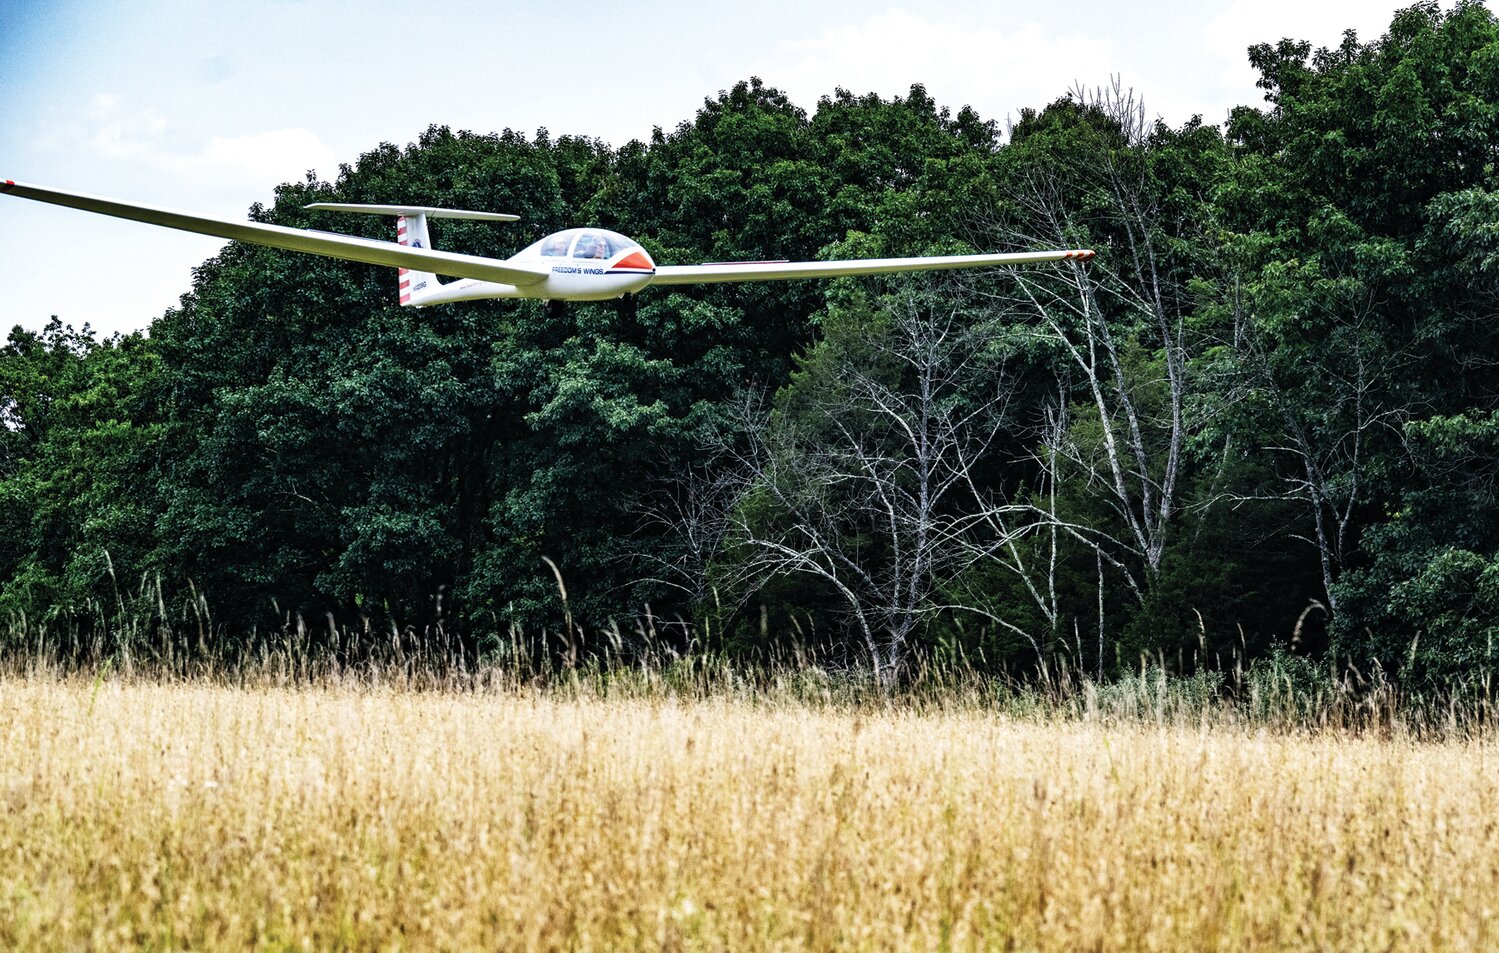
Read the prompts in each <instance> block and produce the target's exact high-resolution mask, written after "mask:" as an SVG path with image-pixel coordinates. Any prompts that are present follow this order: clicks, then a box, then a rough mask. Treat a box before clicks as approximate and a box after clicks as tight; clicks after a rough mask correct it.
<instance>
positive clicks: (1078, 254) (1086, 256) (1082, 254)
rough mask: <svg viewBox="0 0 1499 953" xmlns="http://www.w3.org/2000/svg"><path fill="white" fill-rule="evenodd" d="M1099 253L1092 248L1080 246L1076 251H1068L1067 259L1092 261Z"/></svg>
mask: <svg viewBox="0 0 1499 953" xmlns="http://www.w3.org/2000/svg"><path fill="white" fill-rule="evenodd" d="M1097 254H1098V252H1096V251H1094V250H1093V249H1091V248H1079V249H1077V250H1076V251H1070V252H1068V253H1067V259H1068V260H1069V261H1092V260H1093V259H1094V257H1095V256H1097Z"/></svg>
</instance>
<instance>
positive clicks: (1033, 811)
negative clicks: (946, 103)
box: [0, 674, 1499, 950]
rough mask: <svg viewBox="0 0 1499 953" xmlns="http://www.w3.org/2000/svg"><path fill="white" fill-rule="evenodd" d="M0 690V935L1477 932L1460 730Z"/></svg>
mask: <svg viewBox="0 0 1499 953" xmlns="http://www.w3.org/2000/svg"><path fill="white" fill-rule="evenodd" d="M754 697H755V696H744V697H736V696H734V695H733V694H721V695H714V694H712V693H708V694H704V695H701V696H699V697H695V698H683V697H679V696H672V695H670V694H655V695H651V694H649V693H640V694H638V695H637V697H623V698H605V697H600V694H599V693H597V692H590V691H586V690H584V691H576V690H575V691H571V692H564V691H560V690H545V691H516V690H503V691H489V692H485V691H470V692H463V693H457V692H451V691H425V692H422V691H410V690H401V689H394V688H389V687H380V686H379V685H368V684H366V685H356V684H349V685H342V686H341V685H338V684H335V683H332V682H328V683H325V684H323V685H322V686H312V687H308V686H303V687H266V686H262V687H255V686H250V687H232V686H226V685H213V684H208V683H205V682H191V681H189V682H178V683H162V682H150V681H133V680H129V679H111V678H100V679H95V680H86V679H80V678H56V677H50V676H47V675H45V674H41V675H31V676H28V677H16V676H7V677H3V678H0V739H3V743H0V798H3V801H0V805H3V809H4V810H3V814H0V858H3V860H0V947H5V948H14V949H64V948H66V949H73V948H78V947H94V948H107V949H131V948H151V949H189V948H191V949H243V948H272V949H283V948H284V949H291V948H297V949H304V948H305V949H330V948H380V949H402V948H404V949H463V950H468V949H537V948H558V947H565V948H574V949H658V948H668V949H676V948H681V949H733V950H749V949H793V948H796V949H801V948H810V949H840V948H859V949H864V948H870V949H919V950H927V949H941V948H954V949H1011V948H1014V949H1038V950H1078V949H1118V950H1137V949H1138V950H1146V949H1154V950H1160V949H1166V950H1172V949H1175V950H1219V949H1221V950H1229V949H1232V950H1259V949H1274V950H1296V949H1305V950H1312V949H1347V950H1365V949H1367V950H1376V949H1377V950H1389V949H1410V950H1417V949H1419V950H1432V949H1436V950H1443V949H1461V950H1474V949H1483V948H1485V947H1489V946H1493V945H1495V944H1496V943H1499V939H1496V937H1495V927H1494V920H1495V915H1496V911H1499V770H1496V769H1499V761H1496V758H1495V750H1494V748H1493V746H1492V744H1491V743H1490V742H1489V741H1487V740H1486V739H1485V737H1484V734H1483V733H1481V732H1480V733H1473V732H1469V733H1461V734H1458V735H1454V736H1453V737H1451V738H1450V739H1449V740H1446V741H1441V742H1421V741H1416V740H1413V739H1412V738H1411V737H1410V736H1409V735H1408V734H1406V733H1404V732H1402V731H1399V730H1396V731H1394V732H1393V734H1392V735H1390V736H1388V737H1380V735H1379V733H1377V732H1369V733H1365V734H1363V735H1354V734H1350V733H1348V732H1337V731H1331V732H1317V733H1308V732H1300V731H1294V730H1287V731H1280V732H1270V731H1265V730H1261V729H1254V728H1251V727H1246V726H1245V725H1242V724H1240V725H1235V724H1227V725H1216V726H1208V725H1206V724H1204V723H1201V722H1199V723H1197V724H1194V723H1193V722H1192V721H1191V720H1190V719H1185V718H1177V719H1165V720H1159V719H1158V720H1155V721H1152V720H1149V719H1142V718H1122V719H1111V718H1103V717H1098V716H1087V715H1085V716H1083V717H1078V718H1071V719H1066V720H1060V721H1056V720H1048V719H1029V720H1028V719H1016V718H1013V717H1007V716H1001V715H997V714H995V713H994V712H992V711H989V710H987V709H986V708H985V707H984V706H983V705H981V704H971V705H966V706H956V707H952V708H950V709H949V710H942V709H941V708H940V707H933V706H927V707H923V706H919V705H902V704H897V705H882V704H877V703H869V704H853V705H834V706H821V707H819V706H817V705H814V704H808V703H804V702H799V701H795V700H784V699H783V700H782V701H778V702H766V701H763V700H761V701H754V700H753V698H754Z"/></svg>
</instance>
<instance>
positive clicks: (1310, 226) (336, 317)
mask: <svg viewBox="0 0 1499 953" xmlns="http://www.w3.org/2000/svg"><path fill="white" fill-rule="evenodd" d="M1250 58H1251V60H1252V62H1253V63H1254V65H1255V66H1256V67H1257V68H1258V69H1259V71H1260V73H1261V75H1262V79H1261V83H1260V85H1261V86H1262V87H1263V88H1264V90H1265V92H1266V105H1265V106H1263V107H1261V108H1253V107H1247V106H1246V107H1241V108H1240V109H1238V110H1236V111H1235V112H1234V114H1233V115H1232V117H1231V119H1230V121H1229V122H1228V123H1227V125H1226V127H1224V128H1221V129H1220V128H1218V127H1215V126H1211V125H1205V124H1203V123H1201V122H1200V121H1195V120H1194V121H1193V122H1190V123H1188V124H1186V125H1184V126H1182V127H1180V128H1170V127H1167V126H1165V125H1163V124H1160V123H1149V122H1147V121H1146V120H1145V114H1144V112H1143V109H1142V108H1140V107H1139V105H1138V104H1136V103H1134V102H1133V101H1132V100H1131V98H1130V97H1129V95H1128V94H1127V93H1124V92H1121V91H1120V90H1117V89H1116V90H1100V91H1097V92H1092V93H1089V92H1075V93H1073V94H1070V95H1067V96H1065V97H1063V98H1061V99H1059V100H1058V101H1057V102H1055V103H1053V104H1051V105H1050V106H1048V107H1046V108H1045V109H1044V110H1040V111H1036V110H1024V111H1023V112H1022V113H1021V118H1020V119H1019V121H1018V122H1017V123H1016V124H1015V125H1014V126H1013V128H1012V129H1010V130H1009V132H1008V135H1007V136H1003V137H1002V136H1001V135H1000V132H999V130H998V129H997V127H996V126H995V125H994V124H993V123H992V122H986V121H984V120H982V119H981V118H980V117H978V116H977V115H975V114H974V113H973V111H972V110H970V109H967V108H965V109H963V110H962V111H960V112H958V113H957V114H956V115H954V114H952V113H950V112H949V111H947V110H946V109H942V108H939V107H938V106H937V104H936V103H934V102H933V101H932V100H931V99H930V98H929V97H928V96H927V95H926V93H925V91H924V90H923V89H922V88H921V87H913V88H912V90H911V92H910V95H909V96H906V97H903V98H896V99H893V100H883V99H881V98H879V97H877V96H873V95H871V96H863V97H860V96H854V95H851V94H849V93H847V92H844V91H842V90H840V91H838V92H837V93H836V95H834V96H831V97H828V98H825V99H823V100H822V101H821V102H820V103H819V104H818V106H817V108H816V110H815V111H814V112H813V113H811V114H810V115H809V114H807V113H805V112H804V111H802V110H800V109H798V108H796V107H795V106H793V105H792V104H791V103H789V102H788V101H787V100H786V99H785V97H784V96H783V95H781V94H780V93H779V92H777V91H776V90H774V89H771V88H769V87H766V86H764V85H762V84H761V83H760V82H759V81H758V80H755V81H751V82H747V83H741V84H739V85H738V86H736V87H735V88H733V89H732V90H728V91H726V92H722V93H720V94H719V95H718V96H716V97H713V98H710V99H708V100H707V101H706V102H705V103H704V105H703V108H702V109H701V110H700V111H699V112H698V114H697V115H696V116H695V117H694V118H693V119H692V120H691V121H690V122H684V123H682V124H681V125H679V126H678V127H676V128H675V129H672V130H669V131H659V130H658V132H657V133H656V135H654V136H653V137H652V139H651V141H650V142H631V143H628V144H626V145H624V146H621V147H619V148H611V147H609V146H607V145H605V144H604V143H601V142H597V141H593V140H588V139H580V138H571V137H564V138H560V139H553V138H552V137H551V136H550V135H548V134H547V133H546V131H545V130H542V131H540V132H538V134H537V135H536V136H535V137H534V138H530V139H528V138H526V137H524V136H522V135H519V134H516V133H513V132H509V131H506V132H505V133H503V134H499V135H476V134H471V133H466V132H456V133H455V132H452V131H450V130H448V129H446V128H438V127H434V128H432V129H430V130H428V132H427V133H426V134H425V135H424V136H423V137H422V138H421V140H420V141H419V142H417V143H414V144H412V145H410V146H408V147H406V148H404V149H402V148H397V147H394V146H391V145H382V146H380V147H379V148H377V149H375V150H374V151H372V152H370V153H368V154H366V155H364V156H362V157H360V159H359V161H358V162H357V163H355V164H353V165H352V166H344V167H343V168H342V169H341V170H340V173H339V175H338V176H337V178H336V180H334V181H331V182H322V181H316V180H312V179H309V180H308V181H306V182H302V183H294V184H287V185H283V186H281V187H280V188H278V189H277V192H276V199H275V202H274V204H273V205H271V206H270V207H265V208H261V207H257V208H256V209H254V210H253V214H254V216H255V217H256V218H257V219H259V220H262V221H268V222H275V223H279V224H285V225H293V226H299V227H311V228H325V229H339V230H348V229H349V228H359V227H363V228H366V231H365V234H367V235H368V236H370V237H376V238H383V237H387V236H385V234H384V231H383V230H384V228H386V227H387V225H386V224H384V223H380V222H376V221H369V222H350V221H349V220H347V219H342V218H341V219H338V220H334V219H333V218H332V217H329V216H326V215H325V214H324V213H315V212H309V211H306V210H304V209H303V206H304V205H306V204H307V203H309V202H313V201H345V202H348V201H352V202H395V201H400V202H417V203H425V204H433V205H445V206H454V207H461V208H494V209H504V210H508V211H514V212H518V213H520V214H521V215H522V216H523V221H524V225H523V226H513V227H512V226H506V227H496V226H493V225H489V224H484V223H472V222H458V221H443V222H438V223H436V224H435V225H434V231H435V241H436V242H437V243H438V245H439V246H440V247H449V248H462V249H464V250H466V251H471V252H475V253H479V254H488V255H504V254H507V253H509V252H510V251H512V250H513V249H514V248H516V247H519V246H520V245H521V244H524V243H526V242H529V241H531V240H534V239H535V238H536V237H538V236H539V235H542V234H545V233H547V232H549V231H552V230H554V229H557V228H561V227H564V226H568V225H572V224H577V223H583V222H591V223H596V224H599V225H601V226H604V227H609V228H614V229H617V230H620V231H623V232H626V233H628V234H631V235H634V236H636V237H638V238H639V239H640V240H641V241H642V242H643V243H644V244H645V245H646V246H647V247H648V248H649V249H650V251H651V252H652V253H653V254H654V255H655V256H656V257H657V259H658V260H660V261H663V262H693V261H722V260H732V259H764V258H792V259H801V258H815V257H818V256H827V257H832V256H837V257H846V256H874V255H886V254H890V255H899V254H925V253H953V252H963V251H968V250H976V249H985V250H1009V249H1025V248H1035V247H1042V246H1062V245H1066V246H1088V247H1093V248H1096V249H1098V251H1099V253H1100V254H1099V257H1098V259H1097V260H1096V261H1095V262H1094V263H1092V264H1089V265H1086V266H1079V265H1073V264H1069V265H1063V266H1055V267H1039V268H1029V269H1024V270H1015V271H1006V272H1000V273H995V272H988V273H965V275H964V276H963V277H961V278H953V277H950V276H935V277H934V276H915V277H903V278H900V279H898V280H895V279H888V280H842V281H838V282H832V283H822V282H785V283H766V284H745V285H729V286H719V287H705V288H698V289H692V288H688V289H683V290H677V289H657V290H653V291H647V292H646V293H644V294H643V295H641V296H640V299H639V301H638V302H633V303H631V305H630V306H627V307H617V306H616V305H615V304H613V303H607V304H597V305H594V304H573V305H569V306H567V307H558V306H548V305H546V304H544V303H540V302H526V301H519V302H516V301H507V302H483V303H471V304H460V305H444V306H439V307H436V308H432V309H427V310H424V311H415V312H414V311H411V310H403V309H401V308H400V307H398V306H397V305H396V303H395V295H394V294H393V285H394V279H393V277H392V275H391V274H389V273H388V271H385V270H381V269H377V268H371V267H366V266H361V265H354V264H348V263H343V262H337V261H331V260H325V259H316V258H311V257H307V256H300V255H296V254H292V253H283V252H278V251H273V250H269V249H264V248H256V247H250V246H243V245H238V244H232V245H230V246H228V247H227V248H226V249H225V250H224V251H223V252H222V253H221V254H220V255H219V256H217V257H216V258H213V259H211V260H209V261H207V262H205V263H204V264H203V266H202V267H201V268H200V269H199V270H198V272H197V275H196V280H195V284H194V289H193V291H192V293H191V294H189V295H186V296H184V298H183V300H182V302H181V305H180V306H179V307H177V308H174V309H172V310H170V311H168V312H167V313H166V314H164V315H162V316H161V317H160V318H158V319H157V320H156V321H155V322H153V324H152V326H151V329H150V333H149V336H142V335H132V336H129V337H121V338H114V339H110V340H107V341H98V340H96V339H95V337H94V336H93V335H92V334H89V333H88V332H87V331H86V330H85V332H82V333H79V332H75V331H73V330H72V329H71V328H69V327H65V326H63V325H61V324H60V323H58V322H56V321H54V323H53V324H52V325H51V326H50V327H48V328H47V329H46V330H44V331H43V332H41V333H40V334H34V333H30V332H26V331H23V330H21V329H19V328H18V329H16V330H15V331H14V332H12V334H11V336H10V339H9V342H8V344H7V345H6V346H5V348H4V349H3V350H0V613H9V614H10V615H12V616H13V617H20V616H21V615H23V614H24V615H25V616H26V617H28V618H30V619H33V620H50V621H48V622H45V623H44V624H52V625H54V626H55V627H58V628H66V629H67V630H68V631H77V626H76V625H75V624H74V622H72V621H69V620H76V619H79V618H95V619H98V620H100V623H101V625H103V626H104V627H106V628H107V619H108V617H109V614H110V612H111V611H113V610H112V609H111V608H110V607H115V608H116V609H118V610H119V611H120V612H124V611H126V608H125V607H126V603H127V602H129V601H131V600H134V602H133V603H132V605H133V606H134V608H133V609H131V611H135V612H140V611H145V612H147V613H154V614H156V615H157V616H160V617H163V619H165V618H175V617H179V616H181V615H182V614H183V613H184V612H189V611H191V612H193V613H196V614H197V617H198V618H202V617H203V616H204V615H205V612H206V614H207V615H208V617H210V618H211V620H212V623H211V625H210V626H209V629H210V631H211V633H212V635H213V637H214V638H217V639H221V640H229V641H230V642H231V643H243V644H245V645H247V646H249V645H252V644H253V643H254V642H255V640H256V639H260V638H264V637H265V633H268V632H275V631H278V630H281V629H284V628H286V627H287V626H289V625H295V624H296V623H297V620H299V619H300V620H310V621H307V623H306V625H307V627H308V628H310V629H312V630H314V631H321V630H322V629H323V628H325V626H324V623H323V622H322V621H319V620H324V619H331V620H333V623H332V624H331V625H329V626H326V628H327V629H328V631H329V632H330V636H329V637H330V638H331V637H333V636H332V635H331V633H333V632H335V631H336V626H340V625H341V626H349V625H355V626H359V625H362V626H366V627H371V628H375V629H380V630H386V631H389V630H394V631H397V632H405V633H407V635H408V637H410V638H418V639H419V638H425V637H434V636H433V634H434V633H443V636H444V637H445V638H448V637H451V638H455V639H456V640H457V642H458V643H459V644H461V645H462V646H464V647H465V649H466V650H467V651H470V652H476V653H494V652H499V651H502V650H504V648H505V646H506V645H507V644H508V643H507V639H508V638H509V635H510V633H513V632H515V631H516V630H517V629H518V628H519V629H526V630H553V631H565V632H566V633H567V637H566V639H565V640H559V644H561V643H562V642H563V641H565V642H567V643H568V644H569V645H572V644H573V640H574V633H575V632H576V633H578V636H579V637H581V638H582V639H583V640H584V641H585V643H586V642H587V640H588V639H589V638H594V637H595V636H596V635H597V634H598V633H602V632H610V633H613V635H612V639H613V640H614V641H615V642H619V641H620V640H623V641H624V642H628V641H629V636H628V633H629V632H630V631H631V630H632V629H634V628H636V627H637V625H638V626H640V627H644V628H649V629H652V630H657V629H662V630H664V631H666V632H667V633H671V632H676V633H678V635H677V636H671V635H669V634H668V637H680V638H682V639H687V638H699V639H702V640H706V641H708V642H709V643H710V644H712V645H714V646H715V647H722V648H723V649H725V650H727V651H730V652H740V651H751V650H761V649H769V648H772V647H773V644H775V643H784V642H786V641H789V640H795V641H798V642H802V643H807V644H815V645H817V646H821V647H822V648H823V650H824V651H827V652H830V653H831V654H832V655H833V656H835V657H841V658H843V659H845V660H850V661H854V662H857V663H859V664H868V663H869V661H870V660H873V661H874V664H875V666H876V668H879V669H881V670H883V671H887V672H890V671H896V670H898V669H899V668H900V667H901V666H902V665H904V664H905V662H906V661H907V660H908V659H909V658H910V656H911V654H912V653H913V652H915V653H922V654H929V653H944V652H946V653H962V655H963V656H964V657H965V658H967V659H969V660H970V662H972V663H973V664H979V665H981V666H983V667H989V668H992V669H996V670H1005V671H1011V672H1020V673H1025V672H1031V671H1035V670H1036V667H1037V663H1038V662H1045V661H1046V660H1049V659H1053V658H1056V657H1066V658H1067V659H1068V660H1069V662H1070V664H1071V665H1072V666H1073V667H1074V668H1075V669H1079V670H1082V671H1085V672H1096V673H1100V674H1102V673H1107V672H1110V671H1118V670H1119V669H1121V668H1123V669H1129V668H1133V667H1138V665H1139V660H1140V658H1141V656H1142V655H1149V656H1152V657H1155V658H1157V659H1158V660H1159V661H1160V662H1161V663H1164V664H1165V665H1167V666H1171V667H1177V668H1180V669H1183V670H1193V669H1195V668H1197V667H1199V666H1202V665H1209V666H1212V665H1218V664H1227V662H1226V661H1225V660H1227V659H1230V658H1236V659H1241V660H1242V659H1244V658H1245V657H1246V656H1251V657H1252V656H1258V655H1262V654H1266V653H1268V652H1270V651H1272V650H1274V651H1281V649H1282V648H1288V649H1289V650H1290V651H1292V652H1294V653H1298V654H1300V655H1302V656H1312V657H1321V656H1323V655H1324V654H1330V661H1331V662H1332V663H1333V664H1334V665H1335V666H1351V667H1352V668H1353V670H1355V671H1360V672H1365V673H1369V672H1372V671H1374V670H1376V669H1377V670H1382V671H1383V672H1385V673H1387V674H1388V675H1389V676H1391V677H1395V678H1399V679H1405V680H1411V681H1440V680H1442V679H1445V678H1450V677H1451V676H1453V675H1455V674H1461V673H1464V672H1471V671H1476V670H1479V669H1483V670H1487V666H1489V665H1491V664H1492V663H1493V662H1494V661H1495V657H1496V646H1495V636H1496V635H1499V510H1496V507H1495V503H1496V481H1499V377H1496V375H1495V373H1494V368H1495V366H1496V364H1499V321H1496V320H1495V319H1496V318H1499V224H1496V223H1499V176H1496V169H1495V160H1496V156H1499V23H1496V21H1495V18H1494V16H1493V15H1492V14H1490V13H1489V12H1488V11H1487V10H1486V9H1485V8H1484V7H1483V6H1482V5H1481V4H1478V3H1469V2H1464V3H1459V4H1458V5H1457V7H1456V8H1455V9H1453V10H1451V11H1449V12H1445V13H1444V12H1441V11H1440V10H1439V9H1438V8H1437V7H1436V5H1435V4H1430V3H1427V4H1420V5H1417V6H1415V7H1412V8H1410V9H1408V10H1405V11H1403V12H1401V13H1400V14H1399V15H1398V16H1397V18H1396V19H1395V21H1394V23H1393V24H1392V25H1391V28H1390V31H1389V32H1388V33H1387V34H1386V35H1385V36H1383V37H1381V38H1379V39H1378V40H1375V41H1373V42H1360V41H1359V40H1358V39H1357V38H1356V37H1354V36H1353V35H1352V34H1350V35H1348V36H1347V37H1346V38H1345V40H1344V42H1343V43H1342V45H1341V46H1339V47H1338V48H1336V49H1323V50H1318V51H1315V52H1313V51H1312V49H1311V48H1310V46H1309V45H1308V44H1306V43H1303V42H1297V41H1293V40H1282V41H1280V42H1279V43H1276V44H1266V45H1261V46H1256V47H1254V48H1253V49H1252V50H1251V51H1250ZM515 228H523V229H524V233H523V234H520V233H517V232H516V231H514V229H515ZM548 561H550V563H551V565H550V566H549V565H548ZM553 567H555V569H556V573H555V574H554V571H553ZM559 577H560V582H562V583H565V587H566V595H565V597H564V596H563V593H562V591H561V590H560V589H559ZM148 592H149V593H151V594H152V595H151V597H150V599H148V600H144V603H143V598H144V597H143V596H142V595H141V594H142V593H148ZM142 605H144V608H142ZM101 607H102V608H101ZM184 607H187V608H184ZM205 607H206V609H205ZM564 619H566V620H567V621H566V622H565V623H564V621H563V620H564ZM637 619H638V620H642V621H640V622H638V623H637V621H636V620H637ZM663 620H668V621H663ZM678 626H680V628H678ZM621 633H624V634H623V635H622V634H621ZM97 637H98V638H105V636H102V635H101V636H97ZM595 644H600V643H599V642H598V640H597V639H596V638H595ZM573 648H574V650H575V649H576V646H575V645H574V646H573Z"/></svg>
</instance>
